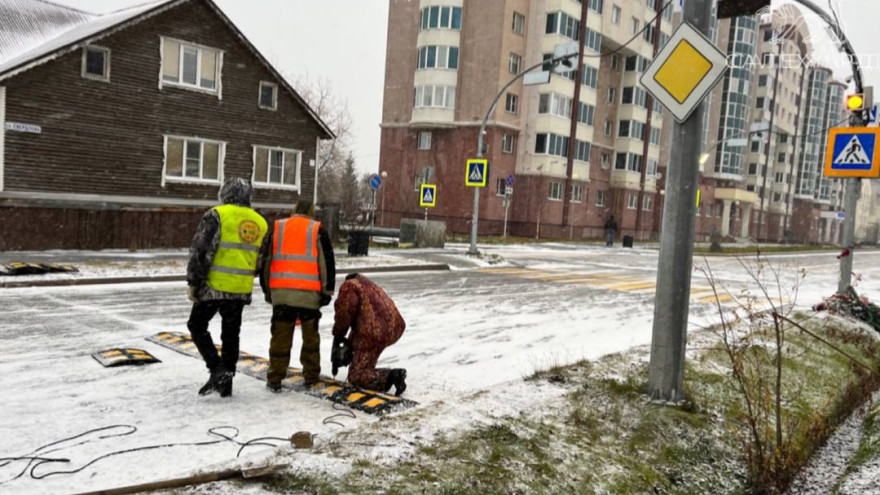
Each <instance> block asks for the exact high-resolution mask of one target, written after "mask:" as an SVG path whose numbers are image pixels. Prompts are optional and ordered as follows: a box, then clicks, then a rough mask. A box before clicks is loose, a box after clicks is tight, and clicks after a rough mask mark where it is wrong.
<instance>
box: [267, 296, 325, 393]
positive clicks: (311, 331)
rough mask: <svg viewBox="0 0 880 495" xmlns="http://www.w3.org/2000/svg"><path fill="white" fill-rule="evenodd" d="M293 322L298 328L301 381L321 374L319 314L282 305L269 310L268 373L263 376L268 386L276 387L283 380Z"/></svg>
mask: <svg viewBox="0 0 880 495" xmlns="http://www.w3.org/2000/svg"><path fill="white" fill-rule="evenodd" d="M297 319H298V320H299V321H300V326H301V328H302V340H303V343H302V350H301V351H300V353H299V362H300V363H301V364H302V375H303V379H304V380H305V381H307V382H313V381H316V380H318V377H319V375H320V374H321V337H320V336H319V335H318V322H319V321H320V320H321V312H320V311H318V310H317V309H305V308H295V307H293V306H285V305H283V304H282V305H278V306H275V307H273V308H272V339H271V340H270V341H269V372H268V374H267V376H266V380H267V381H268V382H269V383H273V384H278V383H281V380H284V378H286V377H287V367H288V366H290V349H291V348H292V347H293V329H294V326H295V325H296V320H297Z"/></svg>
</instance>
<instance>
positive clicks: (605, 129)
mask: <svg viewBox="0 0 880 495" xmlns="http://www.w3.org/2000/svg"><path fill="white" fill-rule="evenodd" d="M613 128H614V123H613V122H612V121H610V120H606V121H605V126H604V127H603V129H602V132H603V134H605V135H606V136H610V135H611V130H612V129H613Z"/></svg>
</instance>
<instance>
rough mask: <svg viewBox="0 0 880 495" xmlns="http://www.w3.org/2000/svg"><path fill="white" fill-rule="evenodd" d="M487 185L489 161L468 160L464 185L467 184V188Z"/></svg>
mask: <svg viewBox="0 0 880 495" xmlns="http://www.w3.org/2000/svg"><path fill="white" fill-rule="evenodd" d="M488 183H489V160H483V159H479V160H477V159H474V160H468V161H467V175H466V176H465V184H467V186H468V187H486V184H488Z"/></svg>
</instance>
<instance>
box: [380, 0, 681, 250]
mask: <svg viewBox="0 0 880 495" xmlns="http://www.w3.org/2000/svg"><path fill="white" fill-rule="evenodd" d="M584 1H585V3H584V4H583V5H582V4H581V2H579V1H577V0H498V1H492V2H479V1H473V0H422V1H420V2H410V1H405V0H391V9H390V19H389V30H388V53H387V66H386V74H385V76H386V89H385V101H384V108H383V122H382V154H381V158H380V169H381V170H382V171H387V172H388V180H387V181H386V187H388V189H387V190H386V191H385V195H386V207H385V220H386V224H390V225H394V224H396V223H397V222H398V221H399V219H400V218H401V217H404V216H407V215H409V216H415V215H418V214H421V213H422V211H421V210H420V208H419V206H418V193H417V189H418V186H419V184H420V183H422V182H426V181H427V182H432V183H436V184H437V185H438V187H439V191H438V205H437V207H436V208H435V209H434V210H432V211H431V212H430V213H431V215H432V216H433V217H435V218H443V219H445V220H446V221H447V225H448V227H449V228H450V229H451V230H452V231H456V232H465V231H467V230H468V229H469V228H470V218H471V215H472V202H471V197H472V191H470V190H469V189H467V188H466V187H465V184H464V180H463V179H464V172H465V162H466V160H467V159H468V158H472V157H473V156H474V155H475V153H476V146H477V132H478V126H479V124H480V121H481V120H482V119H483V117H484V115H485V113H486V111H487V110H488V108H489V105H490V104H491V102H492V100H493V98H495V96H496V94H497V93H499V91H500V89H501V88H502V87H503V86H504V85H505V84H507V82H508V81H510V80H511V79H512V78H514V77H515V75H516V74H518V73H519V72H521V71H523V70H524V69H525V68H527V67H530V66H533V65H536V64H541V62H542V61H545V60H547V59H549V58H551V57H552V53H553V51H554V49H555V47H556V46H558V45H562V44H566V43H572V42H576V43H579V44H580V45H582V50H583V53H584V56H583V58H582V60H581V63H582V67H581V70H580V71H579V72H569V73H563V74H555V73H554V74H553V75H552V76H551V78H550V82H549V83H547V84H543V85H537V86H524V85H523V84H522V81H521V80H520V81H517V82H516V83H514V84H513V85H512V86H510V87H509V88H508V89H507V90H506V91H505V93H504V94H503V95H501V98H500V100H499V102H498V106H497V108H496V110H495V112H494V113H493V114H492V115H491V116H490V118H489V122H488V128H487V132H486V135H485V136H484V139H485V142H486V143H487V146H486V156H487V157H488V159H489V160H490V163H491V175H492V181H491V184H490V187H488V188H487V190H485V191H483V192H482V201H481V204H480V233H481V234H500V233H501V232H502V230H503V222H504V217H505V211H504V207H503V203H504V196H505V193H506V192H507V191H508V188H509V187H510V186H509V185H508V177H510V178H512V182H513V186H512V187H513V190H514V192H513V194H512V207H511V209H510V211H509V219H510V223H509V228H508V231H509V232H511V233H512V234H515V235H524V236H537V235H540V236H542V237H569V236H571V237H577V238H580V237H585V236H587V237H589V236H598V235H599V234H600V232H601V230H602V226H603V225H604V223H605V221H606V219H607V218H609V217H610V216H611V215H616V217H617V219H618V223H619V224H620V225H621V227H622V229H623V231H624V232H630V233H631V232H632V231H633V230H634V229H635V227H636V223H637V222H638V223H641V225H640V227H641V230H642V231H643V232H646V233H649V232H651V231H652V230H654V223H655V215H654V213H653V212H654V210H655V208H656V207H657V205H658V203H659V201H658V200H657V185H656V182H657V181H656V179H657V172H658V168H659V167H658V166H659V164H660V162H661V159H662V158H661V157H662V150H661V135H662V131H663V128H664V126H668V125H669V123H670V122H671V120H670V119H669V118H668V117H666V116H665V115H664V112H663V111H662V109H661V108H660V106H659V105H653V104H651V102H650V98H649V97H648V95H647V94H646V93H645V91H644V90H643V89H642V88H641V87H640V86H639V84H638V78H639V77H640V76H641V73H642V71H643V70H644V68H645V67H646V66H647V63H648V61H650V59H651V58H652V57H653V54H654V49H655V43H654V37H655V34H656V36H657V42H658V43H661V42H663V41H665V39H666V38H667V37H668V36H669V34H670V33H671V31H672V9H671V7H670V8H669V9H666V10H665V11H663V12H662V13H659V14H658V12H657V9H658V8H660V7H662V5H663V2H660V1H659V0H618V1H612V0H584ZM657 20H659V22H660V24H659V26H660V27H659V30H657ZM581 34H583V37H582V36H581ZM610 52H614V53H613V54H612V53H610ZM602 54H605V55H604V56H602ZM547 69H549V67H547ZM573 102H574V103H573ZM643 172H644V174H643ZM642 184H644V191H645V192H644V193H643V195H642V196H643V197H642V199H641V205H640V198H639V195H640V189H641V188H642ZM639 217H641V218H639Z"/></svg>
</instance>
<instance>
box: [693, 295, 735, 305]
mask: <svg viewBox="0 0 880 495" xmlns="http://www.w3.org/2000/svg"><path fill="white" fill-rule="evenodd" d="M715 299H716V296H715V294H712V295H711V296H706V297H703V298H700V299H698V301H700V302H702V303H714V302H715ZM717 299H718V302H723V303H724V302H730V301H733V296H731V295H730V294H718V296H717Z"/></svg>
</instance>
